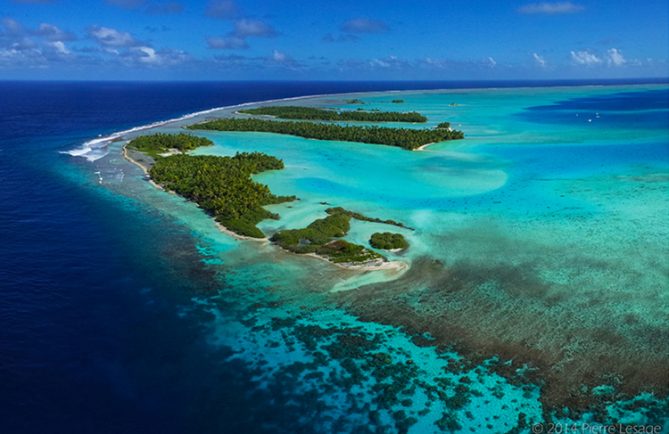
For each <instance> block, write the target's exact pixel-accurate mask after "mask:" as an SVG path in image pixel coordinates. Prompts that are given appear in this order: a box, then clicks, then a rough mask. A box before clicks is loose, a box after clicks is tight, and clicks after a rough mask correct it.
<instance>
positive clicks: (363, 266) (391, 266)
mask: <svg viewBox="0 0 669 434" xmlns="http://www.w3.org/2000/svg"><path fill="white" fill-rule="evenodd" d="M126 145H127V144H125V145H123V148H122V154H123V158H124V159H125V160H127V161H128V162H129V163H131V164H134V165H135V166H137V167H139V168H140V169H141V170H142V172H144V175H145V177H146V180H147V181H149V183H150V184H151V185H153V186H154V187H156V188H157V189H159V190H162V191H164V192H167V193H171V194H175V195H176V193H175V192H173V191H169V190H166V189H165V188H164V187H163V186H161V185H160V184H158V183H156V182H155V181H154V180H152V179H151V177H150V175H149V170H148V169H147V167H146V166H144V165H143V164H142V163H140V162H139V161H137V160H135V159H134V158H132V157H131V156H130V155H128V148H127V146H126ZM177 196H178V195H177ZM179 197H181V196H179ZM184 200H187V199H185V198H184ZM188 202H191V203H193V204H194V205H195V206H197V207H198V208H199V206H198V205H197V204H196V203H195V202H192V201H188ZM212 220H213V222H214V225H215V226H216V228H217V229H218V230H219V231H221V232H222V233H224V234H226V235H228V236H230V237H232V238H235V239H237V240H242V241H255V242H257V243H260V244H263V245H267V244H272V243H271V242H270V239H269V237H267V236H265V237H263V238H254V237H247V236H245V235H239V234H237V233H235V232H233V231H231V230H230V229H228V228H226V227H225V226H223V225H222V224H221V223H219V222H218V221H216V219H215V218H213V217H212ZM279 249H280V250H282V251H284V252H286V253H289V254H292V255H299V256H310V257H313V258H318V259H320V260H323V261H325V262H327V263H329V264H332V265H335V266H337V267H339V268H343V269H345V270H360V271H380V270H396V271H406V270H408V269H409V264H407V263H406V262H403V261H378V260H375V261H370V262H363V263H360V264H356V263H350V262H345V263H337V262H332V261H330V260H329V259H328V258H326V257H324V256H320V255H317V254H316V253H303V254H299V253H293V252H289V251H287V250H285V249H281V248H280V247H279Z"/></svg>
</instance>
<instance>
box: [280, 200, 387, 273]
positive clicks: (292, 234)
mask: <svg viewBox="0 0 669 434" xmlns="http://www.w3.org/2000/svg"><path fill="white" fill-rule="evenodd" d="M350 220H351V216H350V215H348V214H346V213H344V212H335V213H330V214H329V215H328V216H327V217H325V218H322V219H318V220H314V221H313V222H312V223H310V224H309V226H307V227H306V228H303V229H286V230H283V231H279V232H277V233H275V234H274V235H273V236H272V238H271V240H272V242H274V243H276V244H278V245H279V246H281V247H283V248H284V249H286V250H289V251H291V252H294V253H300V254H305V253H315V254H317V255H319V256H323V257H326V258H327V259H329V260H330V261H332V262H334V263H345V262H349V263H356V262H369V261H374V260H381V261H385V258H384V257H383V256H381V255H379V254H378V253H376V252H374V251H372V250H369V249H366V248H365V247H363V246H360V245H358V244H353V243H350V242H348V241H346V240H342V239H340V238H341V237H343V236H344V235H346V234H347V233H348V231H349V229H350V227H351V226H350Z"/></svg>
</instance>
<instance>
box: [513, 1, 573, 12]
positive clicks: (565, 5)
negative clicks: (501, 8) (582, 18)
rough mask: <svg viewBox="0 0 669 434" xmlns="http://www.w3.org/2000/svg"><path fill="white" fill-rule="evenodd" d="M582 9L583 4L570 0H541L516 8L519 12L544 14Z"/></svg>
mask: <svg viewBox="0 0 669 434" xmlns="http://www.w3.org/2000/svg"><path fill="white" fill-rule="evenodd" d="M583 9H584V7H583V6H581V5H577V4H574V3H572V2H570V1H565V2H541V3H529V4H526V5H525V6H521V7H520V8H518V12H520V13H521V14H544V15H557V14H573V13H574V12H580V11H582V10H583Z"/></svg>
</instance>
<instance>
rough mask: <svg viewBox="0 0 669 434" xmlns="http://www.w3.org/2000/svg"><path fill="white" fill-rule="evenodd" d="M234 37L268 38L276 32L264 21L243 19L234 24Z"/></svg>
mask: <svg viewBox="0 0 669 434" xmlns="http://www.w3.org/2000/svg"><path fill="white" fill-rule="evenodd" d="M234 35H235V36H238V37H241V38H246V37H249V36H256V37H270V36H275V35H276V30H274V29H273V28H272V26H270V25H269V24H267V23H265V22H264V21H260V20H252V19H248V18H244V19H241V20H237V21H236V22H235V31H234Z"/></svg>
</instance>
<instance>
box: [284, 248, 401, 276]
mask: <svg viewBox="0 0 669 434" xmlns="http://www.w3.org/2000/svg"><path fill="white" fill-rule="evenodd" d="M281 250H283V251H285V252H289V251H288V250H285V249H281ZM289 253H292V254H293V255H299V256H309V257H311V258H317V259H320V260H322V261H325V262H327V263H329V264H332V265H335V266H337V267H339V268H343V269H344V270H357V271H381V270H392V271H397V272H403V271H406V270H408V269H409V264H407V263H406V262H404V261H379V260H374V261H368V262H361V263H359V264H356V263H354V262H332V261H331V260H329V259H328V258H326V257H324V256H320V255H317V254H316V253H293V252H289Z"/></svg>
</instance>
